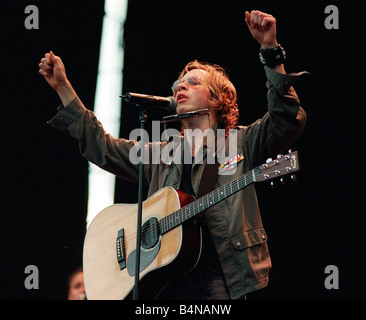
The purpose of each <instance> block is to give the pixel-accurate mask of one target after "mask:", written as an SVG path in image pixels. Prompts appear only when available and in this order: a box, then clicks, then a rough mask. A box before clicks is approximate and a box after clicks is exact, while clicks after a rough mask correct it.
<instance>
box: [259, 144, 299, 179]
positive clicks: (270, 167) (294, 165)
mask: <svg viewBox="0 0 366 320" xmlns="http://www.w3.org/2000/svg"><path fill="white" fill-rule="evenodd" d="M258 168H259V170H257V171H256V177H255V180H256V181H258V182H261V181H270V180H273V179H277V178H279V177H282V176H285V175H288V174H293V173H294V172H296V171H298V170H299V169H300V166H299V160H298V154H297V151H294V152H289V153H288V154H286V155H278V156H277V158H276V159H274V160H273V159H268V160H267V162H266V163H265V164H262V165H260V166H259V167H258Z"/></svg>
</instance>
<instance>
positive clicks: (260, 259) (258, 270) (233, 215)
mask: <svg viewBox="0 0 366 320" xmlns="http://www.w3.org/2000/svg"><path fill="white" fill-rule="evenodd" d="M265 72H266V75H267V79H268V81H267V88H268V94H267V98H268V112H267V113H266V114H265V115H264V116H263V118H261V119H259V120H257V121H255V122H254V123H252V124H250V125H248V126H238V127H236V129H237V135H236V145H237V154H238V155H243V159H242V160H240V159H241V158H242V157H240V158H239V162H237V167H236V170H232V172H231V173H230V174H220V173H219V174H218V176H217V179H216V186H215V188H219V187H220V186H222V185H224V184H226V183H227V182H229V181H231V180H233V179H235V178H237V177H239V176H241V175H243V174H244V173H246V172H248V171H250V170H251V169H253V168H254V167H255V166H258V165H260V164H262V163H263V162H265V160H266V159H267V158H268V157H275V156H276V155H277V154H278V153H283V152H285V151H287V149H288V148H289V147H290V146H291V144H292V143H293V142H294V141H295V140H296V138H297V137H298V136H299V135H300V133H301V131H302V130H303V128H304V125H305V122H306V113H305V111H304V110H303V109H302V108H301V107H300V102H299V99H298V97H297V95H296V92H295V90H294V89H293V87H292V84H293V83H294V82H295V81H296V80H297V79H298V78H299V77H300V76H301V75H302V74H303V73H304V72H302V73H297V74H289V75H283V74H279V73H276V72H274V71H273V70H271V69H269V68H267V67H265ZM48 123H49V124H50V125H51V126H53V127H55V128H57V129H59V130H61V131H64V132H66V133H67V134H69V135H71V136H72V137H74V138H76V139H78V140H79V142H80V151H81V153H82V155H83V156H84V157H85V158H86V159H88V160H89V161H91V162H93V163H94V164H96V165H97V166H99V167H101V168H103V169H105V170H107V171H109V172H111V173H113V174H115V175H117V176H119V177H122V178H125V179H128V180H130V181H135V182H137V181H138V173H139V171H138V164H132V163H131V161H130V157H129V156H130V150H131V149H132V148H136V146H137V142H136V141H132V140H126V139H122V138H115V137H112V136H111V135H109V134H107V133H106V132H105V130H104V129H103V127H102V125H101V123H100V122H98V121H97V118H96V116H95V115H94V113H93V112H91V111H90V110H88V109H86V108H85V107H84V105H83V104H82V102H81V101H80V100H79V98H75V99H74V100H73V101H72V102H71V103H70V104H69V105H67V106H65V107H64V108H62V109H61V110H59V112H58V113H57V114H56V116H55V117H53V118H52V119H51V120H50V121H49V122H48ZM227 140H229V139H227ZM167 143H169V142H154V143H149V151H150V152H148V153H147V154H148V155H149V161H146V162H148V163H146V164H144V183H145V184H147V185H148V196H151V195H152V194H153V193H155V192H156V191H157V190H159V189H160V188H162V187H165V186H171V187H174V188H176V189H178V188H179V185H180V180H181V177H182V171H183V165H182V164H179V163H175V162H174V161H171V162H169V163H165V162H163V161H160V163H156V164H154V163H153V161H152V152H151V151H152V150H158V149H159V148H163V147H164V146H166V145H167ZM157 145H158V149H153V148H156V146H157ZM154 146H155V147H154ZM182 146H183V143H182ZM226 147H228V146H226ZM178 149H179V148H178ZM178 149H177V150H178ZM145 154H146V153H145ZM205 157H206V154H205V153H204V159H203V163H201V164H199V163H198V164H196V163H193V165H192V186H193V189H194V191H195V193H196V194H197V192H198V188H199V184H200V180H201V176H202V172H203V168H204V164H205V159H206V158H205ZM177 162H179V161H177ZM219 170H225V167H224V168H221V169H220V168H219ZM205 220H206V223H207V225H208V228H209V230H210V233H211V235H212V239H213V242H214V245H215V247H216V250H217V254H218V257H219V260H220V263H221V267H222V270H223V273H224V276H225V280H226V284H227V287H228V289H229V292H230V296H231V298H232V299H237V298H240V297H241V296H243V295H244V294H247V293H248V292H251V291H254V290H258V289H260V288H263V287H265V286H266V285H267V284H268V274H269V270H270V268H271V259H270V255H269V251H268V246H267V234H266V232H265V230H264V228H263V224H262V219H261V216H260V212H259V208H258V203H257V197H256V193H255V188H254V184H251V185H249V186H248V187H246V188H245V189H243V190H241V191H239V192H237V193H235V194H234V195H231V196H230V197H228V198H226V199H225V200H223V201H221V202H220V203H218V204H216V205H215V206H213V207H211V208H210V209H208V210H206V212H205Z"/></svg>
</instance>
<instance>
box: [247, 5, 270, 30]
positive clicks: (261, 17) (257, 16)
mask: <svg viewBox="0 0 366 320" xmlns="http://www.w3.org/2000/svg"><path fill="white" fill-rule="evenodd" d="M245 22H246V23H247V25H248V27H250V28H256V29H259V30H266V29H268V28H269V27H271V26H272V25H273V24H275V23H276V19H275V18H274V17H273V16H272V15H270V14H268V13H264V12H261V11H258V10H252V11H251V12H250V13H249V12H248V11H246V12H245Z"/></svg>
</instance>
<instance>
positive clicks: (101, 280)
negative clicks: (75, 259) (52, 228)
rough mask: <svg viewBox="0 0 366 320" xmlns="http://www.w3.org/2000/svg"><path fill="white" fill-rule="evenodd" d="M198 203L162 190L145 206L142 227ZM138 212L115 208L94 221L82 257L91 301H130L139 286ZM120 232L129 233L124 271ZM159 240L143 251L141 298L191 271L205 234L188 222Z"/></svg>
mask: <svg viewBox="0 0 366 320" xmlns="http://www.w3.org/2000/svg"><path fill="white" fill-rule="evenodd" d="M193 200H194V197H193V196H190V195H187V194H185V193H183V192H181V191H177V190H175V189H173V188H171V187H165V188H162V189H160V190H159V191H157V192H156V193H155V194H154V195H152V196H151V197H150V198H148V199H147V200H146V201H144V202H143V206H142V208H143V209H142V220H141V221H142V226H144V223H145V222H146V221H149V219H151V218H157V221H159V220H160V219H161V218H164V217H166V216H168V215H169V214H170V213H172V212H174V211H176V210H178V209H180V208H181V207H182V206H185V205H187V204H188V203H190V202H192V201H193ZM137 212H138V207H137V204H115V205H112V206H110V207H107V208H105V209H104V210H103V211H101V212H100V213H99V214H98V215H97V216H96V217H95V218H94V220H93V221H92V222H91V224H90V226H89V228H88V231H87V234H86V237H85V242H84V253H83V271H84V285H85V290H86V294H87V298H88V299H89V300H95V299H97V300H104V299H106V300H120V299H129V298H131V296H132V290H133V287H134V284H135V276H134V270H135V267H134V266H135V264H134V263H135V256H134V255H133V253H134V251H135V249H136V236H137V235H136V232H137ZM120 230H123V234H124V236H123V238H124V242H123V249H124V257H125V262H126V267H124V268H123V267H122V268H121V266H120V263H119V261H118V259H117V249H116V240H117V236H118V234H119V231H120ZM142 231H143V229H142ZM142 238H143V235H142ZM158 238H159V239H158V241H157V243H156V244H155V245H154V246H152V247H147V248H146V247H143V246H142V247H141V255H140V257H141V258H140V260H141V262H140V263H141V265H140V281H139V298H140V299H154V298H156V296H157V295H158V293H159V292H160V291H161V290H162V289H163V288H164V286H165V285H166V284H168V283H169V282H170V281H171V280H173V279H174V278H176V277H178V276H179V275H182V274H184V273H187V272H189V271H190V270H191V269H192V268H193V267H194V266H195V265H196V263H197V261H198V259H199V256H200V253H201V230H200V227H199V226H198V224H195V223H194V222H191V221H187V222H185V223H183V224H182V225H179V226H177V227H176V228H174V229H172V230H170V231H169V232H167V233H164V234H163V235H158ZM131 253H132V254H131ZM130 255H131V256H130ZM141 268H144V269H143V270H141ZM131 273H132V275H131Z"/></svg>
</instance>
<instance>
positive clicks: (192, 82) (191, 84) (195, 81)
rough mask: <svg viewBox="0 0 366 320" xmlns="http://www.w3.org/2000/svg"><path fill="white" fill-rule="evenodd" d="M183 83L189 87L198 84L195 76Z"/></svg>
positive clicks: (198, 81)
mask: <svg viewBox="0 0 366 320" xmlns="http://www.w3.org/2000/svg"><path fill="white" fill-rule="evenodd" d="M184 81H185V82H186V83H187V84H189V85H190V86H196V85H198V84H200V80H199V78H198V77H197V76H195V75H192V76H189V77H187V78H186V79H185V80H184Z"/></svg>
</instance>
